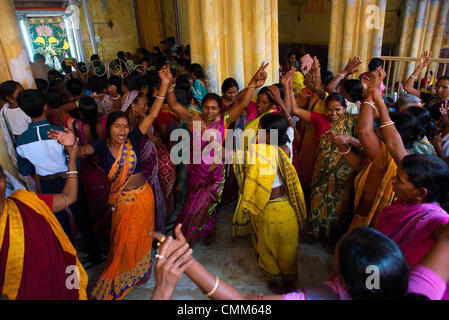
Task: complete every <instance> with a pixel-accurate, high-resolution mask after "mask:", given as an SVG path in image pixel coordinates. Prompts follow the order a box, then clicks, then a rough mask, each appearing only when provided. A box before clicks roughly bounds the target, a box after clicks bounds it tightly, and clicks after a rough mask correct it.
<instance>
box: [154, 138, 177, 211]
mask: <svg viewBox="0 0 449 320" xmlns="http://www.w3.org/2000/svg"><path fill="white" fill-rule="evenodd" d="M157 162H158V167H159V173H158V174H159V182H160V185H161V188H162V192H163V194H164V201H165V206H166V207H167V217H168V216H170V215H171V214H172V213H173V211H174V209H175V200H174V198H173V190H174V185H175V181H176V166H175V165H174V163H173V162H172V161H171V159H170V152H169V151H168V149H167V147H165V146H162V147H159V148H157Z"/></svg>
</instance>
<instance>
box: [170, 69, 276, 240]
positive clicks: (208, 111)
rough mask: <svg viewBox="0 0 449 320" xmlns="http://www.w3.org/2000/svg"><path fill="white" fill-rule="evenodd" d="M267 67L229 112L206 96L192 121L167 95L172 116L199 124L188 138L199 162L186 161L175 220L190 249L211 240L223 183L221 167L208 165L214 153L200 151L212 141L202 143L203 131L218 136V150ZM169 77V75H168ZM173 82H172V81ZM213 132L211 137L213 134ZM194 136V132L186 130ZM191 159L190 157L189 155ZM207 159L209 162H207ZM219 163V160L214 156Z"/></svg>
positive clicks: (214, 98)
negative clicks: (181, 198) (197, 150)
mask: <svg viewBox="0 0 449 320" xmlns="http://www.w3.org/2000/svg"><path fill="white" fill-rule="evenodd" d="M267 66H268V64H263V63H262V65H261V67H260V68H259V70H257V73H256V74H255V75H254V76H253V78H252V79H251V82H250V84H249V87H248V89H247V90H246V93H245V95H244V96H243V97H242V99H241V100H240V101H239V102H237V103H236V104H235V105H234V106H233V107H232V108H231V109H230V110H229V111H227V112H223V111H222V101H221V98H220V96H218V95H217V94H215V93H210V94H207V95H206V96H205V97H204V99H203V113H202V115H197V116H195V117H193V118H192V115H191V114H190V112H189V109H187V108H186V107H185V106H182V105H181V104H179V103H178V102H177V100H176V96H175V94H174V92H173V91H170V90H169V91H168V93H167V102H168V105H169V107H170V108H171V109H172V110H173V111H174V112H176V114H177V115H178V116H179V118H180V119H182V120H185V121H188V122H190V123H191V122H192V120H198V121H199V123H201V132H200V136H193V137H191V139H190V140H191V141H190V145H191V148H190V149H191V150H192V151H193V150H195V148H194V147H193V145H194V144H195V143H199V144H200V147H201V149H200V150H201V155H202V156H201V162H200V163H198V164H196V163H195V161H192V159H194V157H190V161H189V163H188V164H187V171H188V192H187V197H186V201H185V202H184V206H183V208H182V210H181V212H180V214H179V216H178V218H177V220H176V224H177V223H182V231H183V233H184V234H185V235H186V237H187V239H188V242H189V243H190V245H191V246H192V247H193V246H194V244H195V242H196V241H197V240H198V239H200V238H203V237H208V241H210V240H212V239H213V236H214V234H215V212H216V206H217V204H218V203H219V202H220V199H221V195H222V193H223V186H224V182H225V176H224V171H225V170H224V169H225V166H224V163H223V161H220V164H216V163H212V164H211V162H212V161H207V160H211V159H213V158H214V156H215V154H214V151H213V150H212V152H210V153H209V154H208V156H207V157H205V156H204V154H203V151H204V150H205V148H206V146H207V145H209V144H210V143H211V141H212V139H209V140H206V141H202V140H203V139H201V136H202V135H203V131H206V130H208V129H215V130H217V131H218V135H217V136H215V137H214V140H215V141H216V143H218V144H219V145H220V146H221V145H222V144H223V141H224V139H225V134H226V129H227V127H228V126H229V125H230V124H231V123H233V122H235V121H236V120H237V119H238V118H239V116H240V114H241V113H242V112H243V110H244V109H245V108H246V107H248V105H249V103H250V100H251V98H252V96H253V94H254V90H255V88H257V87H260V86H262V85H263V84H264V83H265V80H266V77H267V74H266V72H265V68H266V67H267ZM168 74H169V76H170V77H171V73H170V71H168ZM172 81H173V78H172ZM217 131H215V133H217ZM190 132H193V134H194V135H195V133H196V132H195V130H190ZM193 156H194V155H193ZM208 157H210V158H209V159H207V158H208ZM218 157H219V159H220V160H222V156H221V155H219V156H218Z"/></svg>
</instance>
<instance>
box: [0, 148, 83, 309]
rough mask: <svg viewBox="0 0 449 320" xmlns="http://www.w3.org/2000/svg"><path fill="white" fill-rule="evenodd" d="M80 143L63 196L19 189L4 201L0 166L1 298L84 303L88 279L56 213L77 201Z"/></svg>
mask: <svg viewBox="0 0 449 320" xmlns="http://www.w3.org/2000/svg"><path fill="white" fill-rule="evenodd" d="M77 152H78V149H77V145H74V147H73V148H71V149H69V163H68V171H69V172H68V173H67V179H66V183H65V186H64V189H63V191H62V193H59V194H35V193H33V192H29V191H26V190H24V189H18V190H17V191H15V192H14V193H13V194H11V195H10V196H9V197H8V198H6V199H5V189H6V179H5V174H4V172H3V168H2V167H1V166H0V295H1V296H3V297H4V298H5V299H9V300H86V299H87V295H86V287H87V275H86V272H85V271H84V269H83V266H82V265H81V263H80V261H79V260H78V258H77V257H76V251H75V249H74V248H73V246H72V243H71V242H70V240H69V238H68V237H67V235H66V234H65V232H64V230H63V229H62V227H61V225H60V224H59V222H58V220H57V219H56V217H55V215H54V212H59V211H61V210H64V208H67V207H68V206H69V205H71V204H73V203H74V202H75V201H76V199H77V191H78V179H77V177H78V174H77V173H76V154H77Z"/></svg>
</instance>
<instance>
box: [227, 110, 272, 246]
mask: <svg viewBox="0 0 449 320" xmlns="http://www.w3.org/2000/svg"><path fill="white" fill-rule="evenodd" d="M274 111H275V110H273V109H272V110H269V111H268V112H265V113H264V114H262V115H260V116H258V117H257V118H255V119H253V120H251V121H249V122H248V123H247V124H246V125H245V129H244V130H243V139H244V140H243V145H241V144H242V141H238V146H239V147H238V148H241V149H242V150H244V151H246V150H248V145H249V143H255V141H256V139H257V130H259V122H260V119H261V118H262V117H263V116H264V115H266V114H269V113H272V112H274ZM246 137H247V138H246ZM246 139H248V140H246ZM240 170H241V169H240V168H236V166H235V165H234V172H235V175H236V177H237V175H238V174H239V173H238V172H239V171H240ZM241 185H242V184H239V193H238V202H237V206H236V208H235V211H234V217H233V218H232V236H233V237H245V236H247V235H249V234H250V233H251V225H250V218H249V215H248V214H245V213H244V212H243V210H242V192H243V189H241V188H240V186H241Z"/></svg>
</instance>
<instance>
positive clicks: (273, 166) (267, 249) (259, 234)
mask: <svg viewBox="0 0 449 320" xmlns="http://www.w3.org/2000/svg"><path fill="white" fill-rule="evenodd" d="M240 156H241V155H239V154H236V155H235V157H236V159H235V160H236V164H235V168H236V169H237V171H236V178H237V182H238V184H239V186H240V188H241V189H242V190H243V195H242V199H241V210H242V212H243V214H244V215H246V216H247V217H248V219H249V220H250V227H251V230H252V232H251V235H252V242H253V245H254V248H255V250H256V255H257V261H258V264H259V266H260V267H261V269H262V271H263V272H264V274H265V275H266V276H267V277H268V278H269V279H270V281H272V282H274V283H278V284H280V285H282V284H284V282H286V281H294V280H296V274H297V252H298V240H299V235H300V234H301V233H302V231H303V230H304V227H305V222H306V206H305V201H304V195H303V192H302V188H301V184H300V182H299V179H298V176H297V174H296V170H295V168H294V167H293V164H292V163H291V162H290V159H289V158H288V156H287V155H286V154H285V153H284V151H283V150H282V149H281V148H278V147H276V146H271V145H266V144H257V145H254V144H253V145H251V146H250V148H249V150H248V151H247V154H246V159H245V160H244V161H243V163H244V164H243V165H241V164H240V163H242V162H241V159H237V158H238V157H240ZM277 172H279V173H280V176H281V178H282V181H283V182H284V188H285V191H286V194H285V195H283V196H281V197H279V198H276V199H273V200H271V199H270V196H271V190H272V186H273V182H274V180H275V177H276V174H277Z"/></svg>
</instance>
